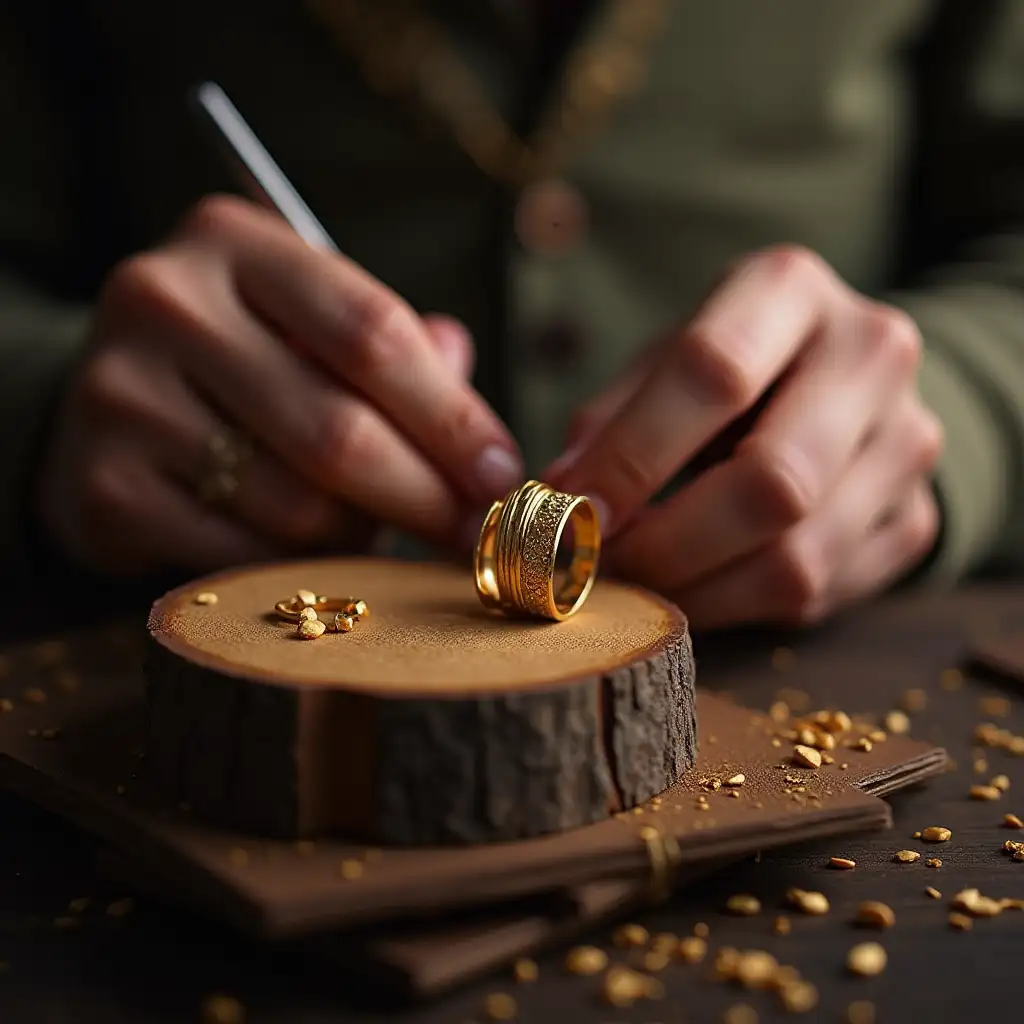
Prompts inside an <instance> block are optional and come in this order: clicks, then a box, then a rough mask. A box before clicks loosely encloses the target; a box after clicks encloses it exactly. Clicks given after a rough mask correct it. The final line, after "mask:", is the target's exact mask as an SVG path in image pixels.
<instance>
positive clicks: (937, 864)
mask: <svg viewBox="0 0 1024 1024" xmlns="http://www.w3.org/2000/svg"><path fill="white" fill-rule="evenodd" d="M924 866H925V867H926V868H941V867H942V861H941V860H939V858H938V857H929V858H928V859H927V860H926V861H925V862H924Z"/></svg>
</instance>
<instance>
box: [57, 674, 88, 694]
mask: <svg viewBox="0 0 1024 1024" xmlns="http://www.w3.org/2000/svg"><path fill="white" fill-rule="evenodd" d="M53 685H54V686H56V687H57V689H58V690H60V692H61V693H78V691H79V690H80V689H81V688H82V681H81V679H79V677H78V674H77V673H76V672H73V671H72V670H71V669H69V668H64V669H61V670H60V671H59V672H57V673H56V675H54V677H53Z"/></svg>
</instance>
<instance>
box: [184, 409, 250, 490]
mask: <svg viewBox="0 0 1024 1024" xmlns="http://www.w3.org/2000/svg"><path fill="white" fill-rule="evenodd" d="M254 455H255V450H254V448H253V445H252V442H251V441H250V440H249V439H248V438H247V437H246V436H245V435H244V434H243V433H241V432H240V431H237V430H234V429H232V428H230V427H225V428H223V429H221V430H217V431H215V432H214V433H213V434H211V435H210V437H209V440H208V441H207V442H206V450H205V452H204V458H203V467H202V469H201V471H200V473H199V479H198V482H197V485H196V491H197V493H198V496H199V498H200V500H202V501H203V502H204V503H206V504H208V505H223V504H225V503H226V502H228V501H230V500H231V499H232V498H233V497H234V496H235V493H236V492H237V491H238V487H239V483H240V479H241V474H242V472H243V471H244V470H245V467H246V466H247V465H248V464H249V463H250V462H252V459H253V456H254Z"/></svg>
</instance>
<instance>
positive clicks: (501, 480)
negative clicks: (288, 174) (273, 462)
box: [226, 210, 522, 502]
mask: <svg viewBox="0 0 1024 1024" xmlns="http://www.w3.org/2000/svg"><path fill="white" fill-rule="evenodd" d="M226 234H228V235H230V236H231V237H232V238H233V239H234V244H233V252H232V260H233V264H234V272H235V276H236V286H237V288H238V290H239V292H240V293H241V295H242V298H243V299H244V300H245V303H246V305H247V306H249V308H250V309H252V310H253V311H254V312H255V313H256V314H257V315H258V316H260V317H261V319H264V320H265V321H268V322H269V323H270V324H272V325H273V326H274V327H276V328H277V329H278V330H279V331H281V332H282V333H283V334H284V335H286V336H291V337H295V338H296V339H299V340H300V341H301V342H302V344H303V345H304V346H305V347H306V348H307V349H308V350H309V352H310V353H311V354H312V355H313V356H314V357H315V358H316V359H317V360H318V361H319V362H321V363H322V364H323V365H324V366H325V367H327V368H328V369H329V370H330V371H331V372H332V373H333V374H335V375H336V376H337V377H339V378H341V379H344V380H346V381H347V382H348V383H349V384H351V385H352V386H353V387H354V388H355V389H356V390H357V391H359V392H360V393H361V394H362V395H363V396H364V397H365V398H367V399H368V400H369V402H370V403H371V404H373V405H374V406H376V407H377V409H379V410H380V411H381V412H382V413H383V414H384V415H385V417H386V418H387V419H388V420H389V421H390V422H391V423H393V424H394V426H395V427H396V428H397V429H398V430H399V431H400V432H401V433H402V434H404V436H405V437H406V438H407V439H408V440H409V441H410V442H411V443H412V444H413V446H414V447H416V448H417V449H418V450H419V451H420V452H421V453H423V455H424V456H425V457H426V458H427V459H428V460H429V461H430V462H432V463H433V464H434V465H435V466H437V467H438V468H439V469H440V470H441V472H442V473H443V474H444V475H445V476H446V477H447V478H448V479H450V480H451V481H452V482H453V483H454V484H455V485H456V486H457V487H458V488H459V489H460V490H461V491H462V492H463V493H464V494H465V495H466V496H467V497H468V498H470V499H471V500H473V501H479V502H485V501H489V500H492V499H494V498H496V497H500V496H501V495H503V494H505V493H506V492H507V491H508V490H509V489H510V488H511V487H514V486H515V485H516V484H517V483H519V482H520V480H521V477H522V466H521V463H520V460H519V456H518V453H517V448H516V444H515V442H514V440H513V439H512V437H511V435H510V434H509V432H508V430H507V429H506V428H505V427H504V426H503V424H502V423H501V421H500V420H499V418H498V416H497V415H496V414H495V412H494V411H493V410H492V409H491V408H490V407H489V406H488V404H487V403H486V402H485V401H484V399H483V397H482V396H481V395H480V394H479V393H478V392H477V391H476V389H475V388H473V387H472V385H471V384H470V383H469V382H468V381H466V380H465V379H464V378H463V377H462V376H461V375H460V374H459V373H456V372H454V371H453V369H452V366H451V364H450V363H449V361H448V360H446V358H445V357H444V354H443V353H442V352H441V351H440V350H439V348H438V346H437V345H435V344H434V343H433V341H432V340H431V338H430V336H429V333H428V331H427V329H426V326H425V325H424V324H423V322H422V320H421V319H420V317H418V316H417V315H416V314H415V313H414V312H413V310H412V309H411V308H410V307H409V306H408V305H407V304H406V303H405V302H404V301H403V300H402V299H400V298H399V296H398V295H396V294H395V293H394V292H393V291H391V289H389V288H387V287H386V286H385V285H384V284H382V283H381V282H380V281H378V280H376V279H375V278H374V277H373V276H372V275H370V274H369V273H367V271H365V270H364V269H363V268H362V267H360V266H358V265H357V264H355V263H354V262H352V261H351V260H349V259H347V258H346V257H344V256H340V255H337V254H334V253H324V252H320V251H317V250H314V249H312V248H311V247H309V246H308V245H306V244H305V243H304V242H302V241H301V239H299V238H298V237H297V236H296V235H295V234H294V233H293V232H292V231H291V230H290V229H289V228H287V227H286V226H285V225H283V224H281V223H280V222H279V221H278V220H277V219H276V218H274V217H272V216H270V215H265V214H264V213H263V211H259V210H254V211H253V213H252V215H251V216H250V217H248V218H247V219H246V223H245V224H244V225H237V224H236V225H229V226H228V231H227V232H226Z"/></svg>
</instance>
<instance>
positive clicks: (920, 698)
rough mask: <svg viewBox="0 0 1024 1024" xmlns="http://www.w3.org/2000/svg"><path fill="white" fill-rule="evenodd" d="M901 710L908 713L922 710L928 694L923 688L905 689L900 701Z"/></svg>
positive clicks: (925, 705) (925, 704) (926, 704)
mask: <svg viewBox="0 0 1024 1024" xmlns="http://www.w3.org/2000/svg"><path fill="white" fill-rule="evenodd" d="M901 703H902V705H903V710H904V711H906V712H907V713H908V714H911V715H913V714H916V713H917V712H918V711H924V709H925V708H926V707H927V706H928V694H927V693H925V691H924V690H920V689H916V688H915V689H911V690H907V691H906V693H904V694H903V700H902V701H901Z"/></svg>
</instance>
